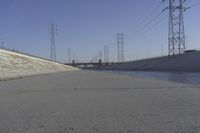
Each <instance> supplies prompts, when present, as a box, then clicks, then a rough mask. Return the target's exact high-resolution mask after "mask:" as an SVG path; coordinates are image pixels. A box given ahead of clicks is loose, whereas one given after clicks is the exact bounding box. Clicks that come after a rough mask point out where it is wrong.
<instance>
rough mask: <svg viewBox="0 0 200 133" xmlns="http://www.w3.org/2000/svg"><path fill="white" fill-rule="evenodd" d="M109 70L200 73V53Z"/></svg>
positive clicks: (163, 58)
mask: <svg viewBox="0 0 200 133" xmlns="http://www.w3.org/2000/svg"><path fill="white" fill-rule="evenodd" d="M102 69H109V70H155V71H159V70H160V71H162V70H163V71H200V51H197V52H192V53H185V54H180V55H176V56H174V57H172V56H171V57H169V56H164V57H158V58H152V59H144V60H139V61H131V62H125V63H123V64H120V65H115V66H107V67H104V68H102Z"/></svg>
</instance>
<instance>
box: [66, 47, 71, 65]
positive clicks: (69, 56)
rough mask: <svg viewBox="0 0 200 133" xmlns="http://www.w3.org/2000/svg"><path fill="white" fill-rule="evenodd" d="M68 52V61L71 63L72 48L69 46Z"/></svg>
mask: <svg viewBox="0 0 200 133" xmlns="http://www.w3.org/2000/svg"><path fill="white" fill-rule="evenodd" d="M67 54H68V63H71V49H70V48H68V51H67Z"/></svg>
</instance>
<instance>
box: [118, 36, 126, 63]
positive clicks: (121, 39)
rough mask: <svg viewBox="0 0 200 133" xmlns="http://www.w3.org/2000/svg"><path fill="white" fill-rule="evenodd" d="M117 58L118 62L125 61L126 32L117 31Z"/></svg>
mask: <svg viewBox="0 0 200 133" xmlns="http://www.w3.org/2000/svg"><path fill="white" fill-rule="evenodd" d="M117 59H118V62H123V61H124V34H123V33H117Z"/></svg>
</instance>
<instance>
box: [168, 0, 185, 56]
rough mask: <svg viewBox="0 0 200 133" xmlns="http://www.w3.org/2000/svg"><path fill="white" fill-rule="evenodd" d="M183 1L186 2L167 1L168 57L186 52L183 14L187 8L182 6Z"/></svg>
mask: <svg viewBox="0 0 200 133" xmlns="http://www.w3.org/2000/svg"><path fill="white" fill-rule="evenodd" d="M185 1H186V0H169V6H168V10H169V31H168V52H169V53H168V54H169V56H170V55H176V54H181V53H184V51H185V50H186V46H185V31H184V19H183V13H184V11H185V10H187V9H188V8H186V7H184V6H183V4H184V2H185Z"/></svg>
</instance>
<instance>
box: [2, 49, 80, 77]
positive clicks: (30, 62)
mask: <svg viewBox="0 0 200 133" xmlns="http://www.w3.org/2000/svg"><path fill="white" fill-rule="evenodd" d="M73 70H78V69H76V68H74V67H71V66H67V65H63V64H60V63H57V62H51V61H48V60H45V59H39V58H36V57H31V56H27V55H23V54H20V53H15V52H11V51H6V50H2V49H0V80H7V79H13V78H20V77H24V76H30V75H37V74H47V73H54V72H62V71H73Z"/></svg>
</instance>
